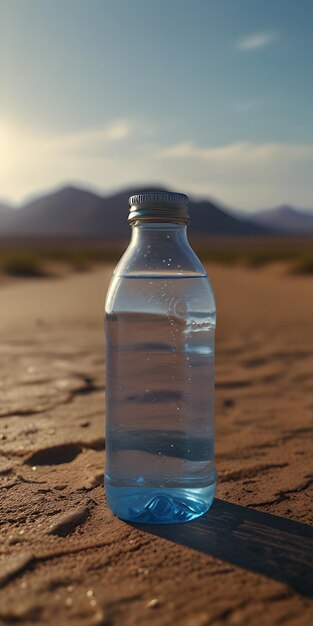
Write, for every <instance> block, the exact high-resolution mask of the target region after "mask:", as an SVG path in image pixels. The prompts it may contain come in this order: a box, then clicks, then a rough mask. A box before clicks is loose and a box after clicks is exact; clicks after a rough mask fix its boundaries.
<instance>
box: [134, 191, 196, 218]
mask: <svg viewBox="0 0 313 626" xmlns="http://www.w3.org/2000/svg"><path fill="white" fill-rule="evenodd" d="M188 206H189V200H188V196H186V195H185V194H184V193H173V192H171V191H147V192H144V193H136V194H134V195H133V196H130V198H129V216H128V220H129V221H130V222H134V221H135V220H141V221H142V220H143V221H146V222H181V223H185V224H188V223H189V213H188Z"/></svg>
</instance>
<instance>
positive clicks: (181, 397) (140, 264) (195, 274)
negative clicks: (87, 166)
mask: <svg viewBox="0 0 313 626" xmlns="http://www.w3.org/2000/svg"><path fill="white" fill-rule="evenodd" d="M129 204H130V211H129V218H128V219H129V222H130V224H131V227H132V237H131V241H130V245H129V247H128V248H127V250H126V252H125V253H124V255H123V257H122V258H121V260H120V262H119V263H118V265H117V267H116V269H115V271H114V273H113V277H112V280H111V283H110V286H109V290H108V293H107V297H106V304H105V326H106V472H105V487H106V496H107V501H108V504H109V506H110V508H111V510H112V512H113V513H114V514H115V515H117V516H118V517H120V518H121V519H124V520H129V521H133V522H138V523H154V524H158V523H160V524H162V523H171V522H174V523H175V522H187V521H189V520H192V519H194V518H196V517H199V516H200V515H202V514H203V513H205V512H206V511H207V510H208V509H209V507H210V505H211V503H212V501H213V498H214V493H215V485H216V472H215V466H214V333H215V322H216V311H215V302H214V295H213V291H212V288H211V285H210V283H209V280H208V276H207V273H206V271H205V269H204V268H203V266H202V265H201V263H200V261H199V259H198V257H197V256H196V254H195V252H194V251H193V250H192V248H191V247H190V244H189V242H188V239H187V232H186V230H187V224H188V223H189V215H188V197H187V196H185V195H184V194H179V193H169V192H149V193H138V194H136V195H133V196H131V197H130V199H129Z"/></svg>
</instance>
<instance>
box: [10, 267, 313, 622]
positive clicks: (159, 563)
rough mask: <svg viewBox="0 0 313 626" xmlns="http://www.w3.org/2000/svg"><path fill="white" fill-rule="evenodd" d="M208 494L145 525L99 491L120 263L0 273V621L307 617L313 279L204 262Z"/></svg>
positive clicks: (311, 611) (312, 613) (311, 608)
mask: <svg viewBox="0 0 313 626" xmlns="http://www.w3.org/2000/svg"><path fill="white" fill-rule="evenodd" d="M207 269H208V273H209V276H210V278H211V281H212V284H213V288H214V291H215V295H216V301H217V312H218V317H217V319H218V323H217V341H216V463H217V470H218V488H217V494H216V500H215V502H214V504H213V507H212V509H211V510H210V511H209V512H208V513H207V514H206V515H205V516H204V517H203V518H201V519H200V520H196V521H195V522H191V523H189V524H184V525H179V526H178V525H175V527H169V526H167V527H165V526H164V527H162V528H160V527H146V528H144V527H142V526H141V527H138V526H136V525H131V524H127V523H125V522H123V521H121V520H118V519H117V518H115V517H114V516H113V515H112V513H111V512H110V510H109V509H108V507H107V504H106V501H105V496H104V490H103V469H104V460H105V430H104V424H105V404H104V367H105V364H104V334H103V304H104V297H105V293H106V290H107V287H108V282H109V279H110V276H111V273H112V270H113V265H112V264H110V263H107V264H106V265H102V266H98V267H97V268H95V269H93V270H92V271H89V272H76V273H70V274H66V275H61V276H59V277H57V278H45V277H42V278H36V279H23V280H16V279H15V280H11V279H8V280H5V281H3V282H2V284H1V285H0V333H1V343H0V351H1V360H0V368H1V379H0V384H1V405H0V492H1V518H0V523H1V530H0V532H1V543H0V552H1V554H0V624H4V625H6V624H8V625H9V624H23V626H28V625H31V624H36V625H37V624H38V625H41V624H45V625H47V626H50V625H51V626H55V625H59V626H63V624H64V625H66V626H67V625H74V626H87V625H88V626H92V625H103V626H137V625H138V626H147V625H149V626H150V625H151V626H154V625H155V626H220V625H223V626H224V625H225V626H226V625H227V626H228V625H229V626H231V625H236V624H238V625H240V626H243V625H247V626H261V625H262V626H263V625H264V626H272V625H276V624H277V625H278V624H286V625H287V626H310V625H311V624H312V623H313V604H312V600H311V597H312V586H313V580H312V578H313V577H312V561H313V533H312V529H311V527H310V523H312V493H313V490H312V485H313V479H312V469H313V462H312V430H313V423H312V415H313V396H312V366H313V325H312V314H313V290H312V278H310V277H309V276H306V275H295V274H294V275H293V274H290V273H288V272H287V271H286V268H285V266H284V264H283V263H274V264H272V265H268V266H265V267H261V268H257V269H256V268H247V267H240V266H221V265H218V264H215V263H212V264H209V265H208V267H207Z"/></svg>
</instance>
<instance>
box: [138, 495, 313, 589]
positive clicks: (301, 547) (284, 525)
mask: <svg viewBox="0 0 313 626" xmlns="http://www.w3.org/2000/svg"><path fill="white" fill-rule="evenodd" d="M132 526H135V527H136V528H140V530H144V531H146V532H150V533H152V534H154V535H157V536H158V537H162V538H164V539H168V540H170V541H173V542H175V543H179V544H181V545H184V546H187V547H189V548H193V549H194V550H198V551H199V552H202V553H204V554H208V555H210V556H214V557H216V558H218V559H222V560H223V561H227V562H228V563H232V564H233V565H237V566H239V567H242V568H245V569H247V570H250V571H251V572H256V573H258V574H263V575H264V576H268V577H270V578H273V579H275V580H278V581H280V582H282V583H286V584H288V585H289V586H290V587H291V588H292V589H294V590H295V591H296V592H298V593H300V594H302V595H306V596H309V597H312V598H313V567H312V563H313V527H311V526H309V525H307V524H301V523H299V522H294V521H292V520H289V519H285V518H281V517H277V516H275V515H271V514H269V513H263V512H261V511H257V510H255V509H250V508H247V507H243V506H239V505H237V504H231V503H230V502H225V501H223V500H219V499H215V500H214V503H213V505H212V507H211V509H210V510H209V511H208V512H207V513H206V514H205V515H203V516H202V517H200V518H198V519H196V520H193V521H192V522H188V523H186V524H169V525H160V524H158V525H154V524H153V525H150V524H149V526H148V525H146V524H132Z"/></svg>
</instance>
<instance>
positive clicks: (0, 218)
mask: <svg viewBox="0 0 313 626" xmlns="http://www.w3.org/2000/svg"><path fill="white" fill-rule="evenodd" d="M151 189H153V190H158V191H159V190H161V188H156V187H154V186H150V187H146V186H145V187H140V190H141V191H148V190H149V191H150V190H151ZM136 191H137V190H136V189H135V190H134V189H126V190H124V191H121V192H118V193H115V194H112V195H110V196H101V195H99V194H96V193H94V192H91V191H87V190H85V189H80V188H78V187H73V186H66V187H63V188H61V189H58V190H56V191H54V192H52V193H48V194H45V195H42V196H40V197H38V198H36V199H35V200H32V201H30V202H27V203H25V204H24V205H22V206H21V207H19V208H11V207H9V206H7V205H6V204H5V203H3V202H2V203H1V202H0V236H2V237H13V236H17V237H35V238H40V237H51V238H58V237H62V238H71V237H75V238H80V239H81V238H95V237H97V238H102V239H108V240H111V239H121V238H122V239H124V238H128V237H129V225H128V223H127V211H128V198H129V196H130V195H131V194H132V193H135V192H136ZM190 214H191V225H190V232H191V233H192V234H194V235H197V236H200V235H201V236H207V235H261V234H267V233H270V232H276V233H277V232H282V233H283V232H288V233H291V232H294V233H301V232H304V233H308V232H311V233H312V232H313V214H308V213H302V212H300V211H296V210H295V209H291V208H290V207H280V208H279V209H273V210H267V211H264V212H259V213H256V214H254V215H249V218H247V217H246V216H243V215H238V214H236V215H235V214H233V213H232V212H228V211H226V210H225V209H224V208H221V207H220V206H219V205H218V204H217V203H216V202H213V201H211V200H201V201H196V200H191V201H190Z"/></svg>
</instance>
